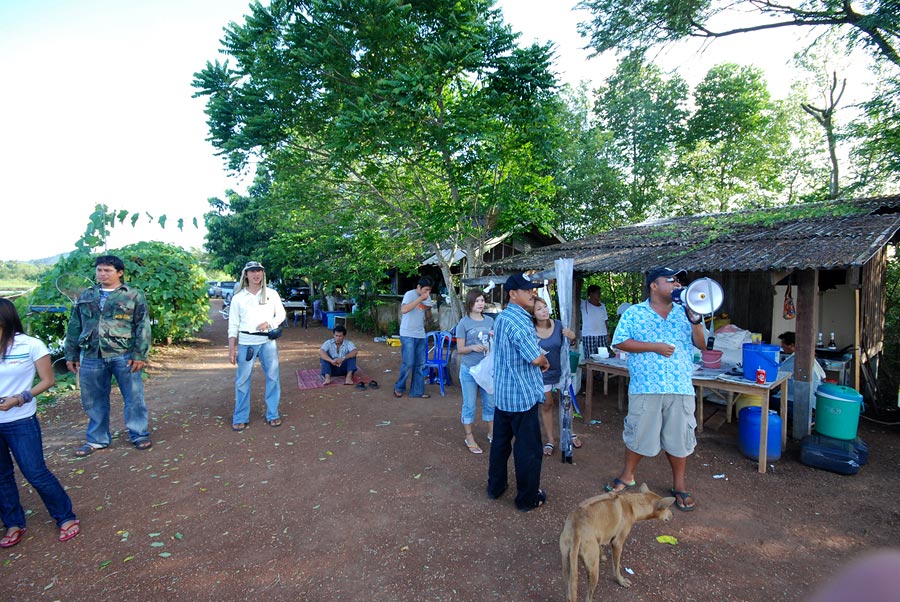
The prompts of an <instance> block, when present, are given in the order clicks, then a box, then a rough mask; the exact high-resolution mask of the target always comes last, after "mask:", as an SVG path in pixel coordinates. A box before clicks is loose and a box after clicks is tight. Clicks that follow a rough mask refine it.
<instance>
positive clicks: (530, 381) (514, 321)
mask: <svg viewBox="0 0 900 602" xmlns="http://www.w3.org/2000/svg"><path fill="white" fill-rule="evenodd" d="M540 286H541V285H540V284H538V283H536V282H532V281H530V280H528V279H527V278H526V277H525V275H524V274H514V275H512V276H510V277H509V278H508V279H507V280H506V284H505V285H504V287H503V288H504V290H505V291H506V293H507V294H508V295H509V305H508V306H507V307H506V309H504V310H503V311H502V312H501V313H500V315H499V316H498V317H497V320H496V321H495V322H494V406H495V409H494V440H493V441H492V442H491V457H490V460H489V467H488V485H487V493H488V497H491V498H493V499H497V498H499V497H500V496H501V495H503V493H504V492H505V491H506V488H507V486H508V480H507V479H508V469H507V464H508V462H509V454H510V452H512V453H513V459H514V462H515V466H516V489H517V493H516V507H517V508H518V509H519V510H521V511H522V512H528V511H529V510H533V509H535V508H538V507H540V506H541V505H543V503H544V502H545V501H547V494H546V493H545V492H544V491H543V490H541V488H540V486H541V462H542V460H543V457H544V454H543V441H542V440H541V423H540V419H539V418H538V404H539V403H543V401H544V380H543V378H542V376H541V373H542V372H544V371H546V370H547V369H548V368H549V367H550V362H549V361H548V360H547V357H546V356H545V355H544V353H543V351H542V350H541V348H540V346H539V345H538V337H537V331H535V329H534V322H532V321H531V314H532V312H533V311H534V289H536V288H540ZM513 439H515V444H514V445H513Z"/></svg>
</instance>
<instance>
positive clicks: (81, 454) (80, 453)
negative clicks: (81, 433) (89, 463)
mask: <svg viewBox="0 0 900 602" xmlns="http://www.w3.org/2000/svg"><path fill="white" fill-rule="evenodd" d="M98 449H102V448H99V447H94V446H93V445H91V444H89V443H85V444H84V445H82V446H81V447H79V448H78V449H76V450H75V453H74V454H73V455H74V456H75V457H76V458H87V457H88V456H90V455H91V454H92V453H94V452H95V451H97V450H98Z"/></svg>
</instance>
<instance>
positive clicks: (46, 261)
mask: <svg viewBox="0 0 900 602" xmlns="http://www.w3.org/2000/svg"><path fill="white" fill-rule="evenodd" d="M66 256H68V253H59V254H57V255H53V256H52V257H45V258H43V259H30V260H28V261H25V262H23V263H33V264H34V265H54V264H55V263H56V262H57V261H59V260H60V259H62V258H64V257H66Z"/></svg>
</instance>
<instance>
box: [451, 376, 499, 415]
mask: <svg viewBox="0 0 900 602" xmlns="http://www.w3.org/2000/svg"><path fill="white" fill-rule="evenodd" d="M459 387H460V388H461V389H462V400H463V402H462V423H463V424H472V423H473V422H475V398H476V397H477V396H478V392H479V391H481V419H482V420H483V421H484V422H491V421H493V420H494V396H493V395H492V394H491V393H488V392H487V391H485V390H484V389H482V388H481V387H479V386H478V383H477V382H475V379H474V378H472V375H471V374H469V367H468V366H463V365H460V367H459Z"/></svg>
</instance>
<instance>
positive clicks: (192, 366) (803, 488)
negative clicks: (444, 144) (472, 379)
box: [0, 301, 900, 602]
mask: <svg viewBox="0 0 900 602" xmlns="http://www.w3.org/2000/svg"><path fill="white" fill-rule="evenodd" d="M213 303H214V307H213V312H212V313H211V315H212V316H215V321H214V323H213V324H212V325H210V326H209V327H208V328H207V329H206V330H205V331H204V332H203V333H202V338H198V339H197V340H195V341H194V342H192V343H191V344H189V345H185V346H180V347H172V348H165V349H160V350H158V352H157V353H156V354H155V355H154V356H153V358H152V362H151V368H150V378H149V380H148V382H147V401H148V405H149V407H150V411H151V427H152V430H153V439H154V443H155V445H154V448H153V449H152V450H151V451H149V452H141V451H137V450H135V449H134V448H133V447H132V446H131V445H130V444H129V443H128V441H127V435H123V436H121V437H118V438H117V439H115V440H114V441H113V445H112V446H111V447H110V448H109V449H108V450H104V451H101V452H98V453H96V454H94V455H92V456H90V457H89V458H86V459H81V460H76V459H74V458H72V456H71V454H72V452H73V451H74V450H75V448H77V447H78V446H79V445H80V444H81V443H82V440H83V436H84V427H85V424H86V419H85V417H84V415H83V413H82V411H81V407H80V404H79V402H78V401H77V399H70V400H66V401H64V402H62V403H59V404H57V405H55V406H54V407H53V408H52V409H50V410H49V411H48V412H46V413H45V414H43V415H42V417H41V420H42V425H43V429H44V446H45V450H46V455H47V460H48V464H49V466H50V468H51V470H53V471H54V473H55V474H56V475H57V476H58V477H59V478H60V480H61V481H62V483H63V485H64V486H65V487H66V488H67V489H68V491H69V493H70V495H71V496H72V500H73V502H74V504H75V510H76V512H77V513H78V516H79V518H80V519H81V525H82V534H81V535H80V536H79V537H77V538H75V539H74V540H72V541H69V542H66V543H59V542H57V541H56V537H55V536H56V529H55V525H54V524H53V521H52V520H51V519H50V517H49V516H48V515H47V512H46V509H45V508H44V506H43V504H42V503H41V501H40V499H39V497H38V496H37V495H36V494H35V493H34V492H33V491H32V490H30V489H29V488H28V486H27V484H22V486H21V488H20V490H21V491H22V500H23V504H24V506H25V508H26V509H27V510H29V511H30V512H31V513H32V514H31V515H30V516H29V520H28V534H27V537H26V539H25V540H24V541H23V542H22V543H20V544H19V545H18V546H15V547H13V548H10V549H8V550H3V551H2V553H0V559H2V561H0V591H2V592H3V598H4V599H5V600H11V601H12V600H15V601H20V600H21V601H26V600H27V601H31V600H60V601H82V600H99V601H104V600H119V599H143V600H167V601H171V602H175V601H181V600H184V601H191V602H196V601H199V600H216V601H217V602H229V601H238V600H249V599H254V598H256V597H257V596H260V598H259V599H269V600H304V601H320V600H321V601H326V600H328V601H330V600H348V601H356V600H377V601H381V600H384V601H394V600H397V601H403V600H417V601H421V600H460V601H483V600H515V601H544V600H563V599H565V596H564V586H563V579H562V575H561V568H560V557H559V546H558V540H559V534H560V531H561V530H562V526H563V523H564V521H565V518H566V515H567V514H568V512H569V511H571V510H572V509H573V508H574V507H575V506H576V505H577V504H578V502H580V501H581V500H583V499H585V498H587V497H590V496H592V495H596V494H597V493H598V492H599V487H600V486H601V485H602V484H603V483H604V482H606V481H607V480H608V479H610V478H611V477H613V476H615V475H617V474H618V471H619V470H620V468H621V463H622V460H623V444H622V441H621V427H622V419H623V416H622V415H621V414H620V413H619V412H618V411H617V410H616V409H615V405H616V404H615V388H614V387H612V388H611V390H610V396H609V397H607V398H603V397H602V392H601V393H600V401H599V402H597V401H596V399H597V395H596V394H595V415H594V417H595V418H599V419H600V420H601V421H602V423H601V424H599V425H593V426H589V427H588V426H585V425H582V424H580V421H579V423H578V424H577V425H576V430H577V432H578V433H579V434H580V436H581V439H582V440H583V442H584V447H582V448H581V449H580V450H576V455H575V462H576V463H575V464H574V465H563V464H561V463H560V460H559V454H558V452H557V454H556V455H554V456H553V457H552V458H550V459H549V460H547V461H545V462H544V466H543V473H542V485H543V487H544V488H545V489H546V490H547V491H548V494H549V500H548V503H547V505H545V506H544V507H543V508H540V509H538V510H536V511H533V512H530V513H527V514H522V513H520V512H518V511H517V510H516V508H515V506H514V504H513V491H514V487H515V485H514V482H513V483H511V487H510V491H509V492H508V493H507V494H506V495H505V496H504V497H503V498H501V499H500V500H496V501H494V500H489V499H487V498H486V496H485V484H486V479H487V461H488V455H487V453H485V454H484V455H481V456H476V455H473V454H470V453H469V452H468V451H467V450H466V448H465V446H464V444H463V436H464V435H463V428H462V426H461V425H460V424H459V409H460V393H459V388H458V386H451V387H449V389H448V394H447V396H446V397H441V395H440V391H439V388H438V386H437V385H429V386H428V387H427V389H428V392H429V393H431V395H432V397H431V398H430V399H416V400H412V399H409V398H407V397H404V398H402V399H395V398H394V397H393V395H391V389H392V384H393V382H394V379H395V378H396V371H397V369H398V367H399V363H400V355H399V350H398V348H392V347H388V346H386V345H384V344H377V343H374V342H373V341H372V338H371V336H368V335H363V334H359V333H354V332H352V330H351V333H350V338H351V340H353V341H354V342H355V343H356V344H357V345H358V346H359V347H360V348H361V353H360V357H361V366H362V368H363V369H364V370H365V371H366V372H367V373H368V374H369V375H370V376H371V377H373V378H375V379H376V380H378V381H379V384H380V385H381V387H380V389H379V390H377V391H373V390H366V391H359V390H356V389H354V388H351V387H338V386H335V387H329V388H326V389H316V390H311V391H301V390H299V389H298V388H297V384H296V377H295V370H297V369H300V368H315V367H317V365H318V363H317V359H316V358H317V350H318V347H319V345H320V344H321V343H322V341H324V340H325V339H326V338H327V337H328V336H329V332H328V331H327V330H326V329H325V328H322V327H321V326H318V325H311V326H310V328H309V329H308V330H307V329H302V328H290V329H286V330H285V335H284V337H283V338H282V339H280V340H279V341H278V344H279V349H280V363H281V381H282V401H281V411H282V416H283V418H284V425H283V426H281V427H280V428H271V427H269V426H267V425H266V424H265V421H264V416H263V412H264V406H263V402H262V382H263V378H262V373H261V371H260V369H259V368H258V367H257V368H256V369H255V373H254V385H253V391H254V393H253V412H252V417H251V421H252V423H251V427H250V428H249V429H248V430H247V431H245V432H243V433H234V432H232V431H231V428H230V427H231V411H232V408H233V400H234V393H233V378H234V368H233V367H232V366H230V365H229V364H228V361H227V351H226V338H225V323H224V321H223V320H222V319H221V318H220V317H219V316H218V314H217V313H215V310H216V309H218V306H219V305H220V304H221V301H214V302H213ZM455 380H456V379H454V382H455ZM597 386H598V388H599V387H600V385H599V384H598V385H597ZM115 408H116V409H115V410H114V412H113V425H114V426H115V427H116V428H123V426H122V425H123V421H122V412H121V403H120V402H119V403H116V404H115ZM484 434H485V429H484V427H483V426H482V425H476V438H477V439H478V441H479V443H481V444H482V446H484V447H485V448H487V447H488V444H487V441H486V438H485V436H484ZM860 434H861V436H862V437H863V438H864V439H865V440H866V442H867V443H868V444H869V446H870V448H871V459H870V464H869V465H868V466H865V467H864V468H863V469H862V470H861V472H860V473H859V474H858V475H855V476H849V477H847V476H840V475H836V474H832V473H828V472H823V471H819V470H815V469H812V468H809V467H806V466H803V465H802V464H800V462H799V446H798V445H797V444H796V443H795V442H791V441H789V443H788V447H787V449H786V451H785V453H784V455H783V456H782V458H781V460H779V461H777V462H775V463H772V464H771V465H770V469H769V472H768V473H767V474H765V475H761V474H758V473H757V471H756V463H755V462H754V461H751V460H749V459H746V458H744V457H743V456H742V455H741V454H740V453H739V452H738V449H737V440H738V435H737V427H736V425H735V424H725V425H723V426H721V427H720V428H719V429H713V428H707V429H705V430H704V432H703V433H701V434H699V436H698V439H699V445H698V448H697V451H696V453H695V455H694V456H693V457H692V458H691V459H690V461H689V465H688V478H689V484H690V486H691V489H692V490H693V492H694V494H695V498H696V502H697V510H696V511H695V512H692V513H683V512H678V511H674V513H675V516H674V519H673V520H672V521H671V522H669V523H668V524H663V523H659V522H653V523H642V524H638V526H637V527H636V528H635V529H634V531H633V532H632V534H631V537H630V540H629V543H628V545H627V547H626V548H625V553H624V556H623V565H624V566H625V567H628V568H629V569H630V570H632V571H633V573H634V574H633V575H632V576H630V579H631V580H632V582H633V586H632V587H631V588H630V589H623V588H621V587H619V586H618V585H616V583H615V582H614V581H613V580H612V578H611V576H610V570H609V567H608V566H604V567H602V577H601V581H600V585H599V587H598V593H597V595H596V597H595V599H597V600H600V599H608V598H610V597H614V598H615V599H617V600H626V601H655V600H663V599H676V600H680V601H682V602H689V601H709V600H742V601H748V602H774V601H776V600H798V599H800V598H802V597H803V596H804V595H805V594H807V593H809V592H810V591H811V589H812V588H814V587H816V586H817V585H818V584H820V583H822V582H823V581H824V580H825V579H827V578H828V577H829V576H830V575H832V574H833V573H834V572H835V571H836V570H837V569H839V568H841V567H843V566H844V565H845V564H846V563H847V562H848V561H849V560H851V559H852V558H855V557H856V556H857V555H859V554H860V553H862V552H864V551H866V550H870V549H874V548H880V547H887V546H891V545H896V542H897V539H898V536H900V509H898V506H897V502H896V501H897V499H898V492H900V480H898V479H897V472H898V470H897V469H898V459H900V453H898V452H900V437H898V434H897V432H896V429H892V428H890V427H886V426H881V425H878V424H873V423H870V422H867V421H863V422H862V424H861V426H860ZM718 475H725V476H724V478H721V477H720V478H715V477H716V476H718ZM670 476H671V475H670V472H669V469H668V465H667V463H666V462H665V460H664V458H663V457H662V456H661V457H658V458H655V459H651V460H646V461H645V462H644V463H643V464H642V465H641V467H640V469H639V474H638V478H639V481H646V482H647V484H648V485H649V486H650V488H651V489H653V490H655V491H657V492H659V493H663V492H665V491H667V490H668V488H669V486H670V485H671V482H670ZM659 535H671V536H674V537H675V538H677V542H678V543H677V545H674V546H673V545H668V544H663V543H659V542H657V540H656V537H657V536H659ZM581 575H582V584H581V593H582V595H583V593H584V591H585V585H586V584H585V580H584V571H583V570H582V571H581Z"/></svg>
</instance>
